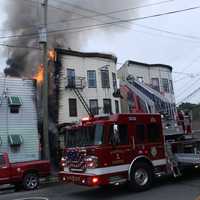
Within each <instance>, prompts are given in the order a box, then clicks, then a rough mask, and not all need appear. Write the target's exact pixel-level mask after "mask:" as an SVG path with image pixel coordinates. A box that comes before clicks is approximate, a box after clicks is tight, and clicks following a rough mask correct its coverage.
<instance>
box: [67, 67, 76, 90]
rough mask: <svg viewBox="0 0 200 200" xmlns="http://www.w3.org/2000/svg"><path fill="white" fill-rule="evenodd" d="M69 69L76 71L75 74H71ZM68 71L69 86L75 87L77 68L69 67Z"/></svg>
mask: <svg viewBox="0 0 200 200" xmlns="http://www.w3.org/2000/svg"><path fill="white" fill-rule="evenodd" d="M69 71H73V72H74V74H73V76H70V74H69ZM66 73H67V82H68V86H69V87H72V88H73V87H75V86H76V72H75V69H73V68H67V69H66Z"/></svg>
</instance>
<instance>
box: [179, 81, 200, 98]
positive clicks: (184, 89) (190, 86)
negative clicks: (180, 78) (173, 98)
mask: <svg viewBox="0 0 200 200" xmlns="http://www.w3.org/2000/svg"><path fill="white" fill-rule="evenodd" d="M199 81H200V78H198V79H197V80H195V81H193V82H192V83H191V84H189V87H186V88H183V90H179V93H178V96H177V98H179V97H181V96H183V94H185V92H187V91H188V90H189V89H191V88H192V87H194V84H195V83H197V82H199ZM186 85H187V83H186Z"/></svg>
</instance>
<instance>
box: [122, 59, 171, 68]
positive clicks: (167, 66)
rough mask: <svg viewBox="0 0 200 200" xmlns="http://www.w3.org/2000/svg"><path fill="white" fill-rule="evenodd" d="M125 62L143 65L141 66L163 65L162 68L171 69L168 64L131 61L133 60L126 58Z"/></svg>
mask: <svg viewBox="0 0 200 200" xmlns="http://www.w3.org/2000/svg"><path fill="white" fill-rule="evenodd" d="M126 63H127V64H128V65H129V64H136V65H143V66H146V67H164V68H167V69H169V70H170V71H172V70H173V68H172V66H170V65H165V64H147V63H142V62H138V61H133V60H128V61H126Z"/></svg>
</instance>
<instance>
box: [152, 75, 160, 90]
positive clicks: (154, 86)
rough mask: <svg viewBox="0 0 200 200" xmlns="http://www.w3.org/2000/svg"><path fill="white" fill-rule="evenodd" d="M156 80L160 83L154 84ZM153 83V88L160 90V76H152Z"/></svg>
mask: <svg viewBox="0 0 200 200" xmlns="http://www.w3.org/2000/svg"><path fill="white" fill-rule="evenodd" d="M154 81H157V83H158V85H154V84H153V82H154ZM151 85H152V88H153V89H154V90H156V91H158V92H160V81H159V78H156V77H153V78H151Z"/></svg>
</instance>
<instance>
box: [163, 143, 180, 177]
mask: <svg viewBox="0 0 200 200" xmlns="http://www.w3.org/2000/svg"><path fill="white" fill-rule="evenodd" d="M165 150H166V154H167V157H168V165H169V169H170V171H171V172H172V173H173V176H174V177H175V178H176V177H179V176H181V172H180V169H179V166H178V161H177V159H176V157H175V155H174V154H173V152H172V147H171V144H170V143H168V142H166V144H165Z"/></svg>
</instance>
